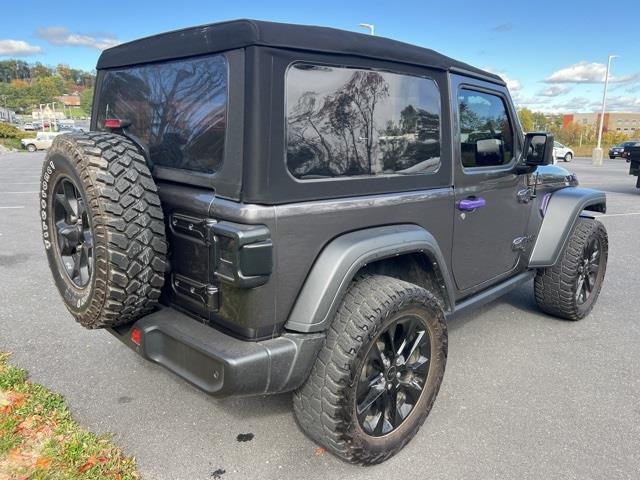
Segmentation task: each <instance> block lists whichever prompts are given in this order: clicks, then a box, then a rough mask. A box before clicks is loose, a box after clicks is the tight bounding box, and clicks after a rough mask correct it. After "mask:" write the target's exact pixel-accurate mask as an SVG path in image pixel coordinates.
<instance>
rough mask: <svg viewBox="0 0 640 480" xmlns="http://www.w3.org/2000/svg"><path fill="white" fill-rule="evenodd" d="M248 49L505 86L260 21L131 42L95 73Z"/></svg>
mask: <svg viewBox="0 0 640 480" xmlns="http://www.w3.org/2000/svg"><path fill="white" fill-rule="evenodd" d="M252 45H259V46H267V47H276V48H286V49H295V50H307V51H314V52H324V53H332V54H336V55H355V56H359V57H368V58H375V59H379V60H389V61H393V62H402V63H409V64H413V65H420V66H426V67H434V68H439V69H442V70H452V71H459V72H466V73H472V74H475V75H479V76H482V77H484V78H486V79H490V80H492V81H494V82H496V83H500V84H502V85H504V82H503V80H502V79H501V78H500V77H499V76H498V75H495V74H493V73H489V72H486V71H484V70H480V69H479V68H475V67H472V66H471V65H468V64H466V63H463V62H459V61H457V60H454V59H452V58H449V57H447V56H445V55H442V54H440V53H438V52H435V51H433V50H430V49H428V48H422V47H417V46H415V45H411V44H408V43H403V42H398V41H396V40H391V39H389V38H384V37H377V36H371V35H364V34H361V33H356V32H348V31H346V30H338V29H336V28H327V27H315V26H307V25H294V24H288V23H275V22H264V21H259V20H232V21H228V22H221V23H213V24H210V25H202V26H199V27H191V28H185V29H182V30H175V31H173V32H167V33H161V34H159V35H154V36H151V37H146V38H142V39H140V40H134V41H132V42H128V43H124V44H122V45H118V46H116V47H113V48H109V49H107V50H105V51H104V52H102V55H100V58H99V59H98V65H97V68H98V70H100V69H105V68H114V67H124V66H130V65H138V64H141V63H148V62H158V61H162V60H171V59H175V58H184V57H191V56H195V55H204V54H208V53H216V52H223V51H226V50H232V49H235V48H244V47H249V46H252Z"/></svg>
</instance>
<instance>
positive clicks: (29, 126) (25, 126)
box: [22, 123, 36, 131]
mask: <svg viewBox="0 0 640 480" xmlns="http://www.w3.org/2000/svg"><path fill="white" fill-rule="evenodd" d="M22 129H23V130H25V131H34V130H35V129H36V127H35V125H34V124H33V123H23V124H22Z"/></svg>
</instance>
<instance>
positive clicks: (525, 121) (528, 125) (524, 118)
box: [518, 107, 534, 132]
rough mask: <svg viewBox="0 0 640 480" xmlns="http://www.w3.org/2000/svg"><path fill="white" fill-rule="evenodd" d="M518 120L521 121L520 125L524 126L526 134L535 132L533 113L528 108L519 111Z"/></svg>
mask: <svg viewBox="0 0 640 480" xmlns="http://www.w3.org/2000/svg"><path fill="white" fill-rule="evenodd" d="M518 118H519V119H520V125H522V129H523V130H524V131H525V132H531V131H533V123H534V118H533V112H532V111H531V110H529V109H528V108H527V107H522V108H519V109H518Z"/></svg>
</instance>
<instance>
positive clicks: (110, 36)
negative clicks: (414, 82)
mask: <svg viewBox="0 0 640 480" xmlns="http://www.w3.org/2000/svg"><path fill="white" fill-rule="evenodd" d="M3 3H4V4H3V5H1V6H0V14H1V15H0V59H6V58H20V59H23V60H26V61H29V62H35V61H39V62H42V63H45V64H48V65H57V64H59V63H65V64H67V65H69V66H71V67H74V68H83V69H86V70H92V69H93V68H94V67H95V63H96V61H97V59H98V56H99V55H100V52H101V50H102V49H104V48H108V47H110V46H113V45H116V44H118V43H122V42H126V41H129V40H134V39H136V38H140V37H144V36H148V35H152V34H155V33H159V32H164V31H169V30H174V29H177V28H184V27H189V26H193V25H202V24H206V23H213V22H217V21H223V20H230V19H234V18H255V19H261V20H272V21H281V22H289V23H301V24H310V25H322V26H330V27H335V28H341V29H344V30H353V31H359V32H363V33H364V32H366V30H365V29H363V28H361V27H359V24H360V23H370V24H373V25H375V33H376V35H380V36H384V37H389V38H393V39H395V40H400V41H404V42H408V43H413V44H416V45H420V46H423V47H428V48H432V49H434V50H436V51H439V52H440V53H443V54H445V55H449V56H451V57H453V58H455V59H457V60H461V61H464V62H467V63H470V64H472V65H475V66H477V67H480V68H483V69H486V70H489V71H492V72H495V73H498V74H500V75H501V76H502V77H503V78H504V79H505V80H506V81H507V84H508V85H509V89H510V91H511V95H512V97H513V98H514V100H515V102H516V103H517V104H518V105H519V106H523V107H528V108H530V109H532V110H536V111H543V112H548V113H568V112H588V111H596V110H598V109H599V108H600V106H601V102H602V91H603V81H604V77H605V67H606V63H607V57H608V55H609V54H614V55H619V56H620V57H619V58H615V59H613V62H612V69H611V74H610V85H609V94H608V97H607V98H608V100H607V103H608V107H607V110H608V111H635V112H640V33H638V31H639V30H640V28H639V27H638V22H640V20H638V19H640V0H618V1H616V2H602V1H595V0H582V1H565V0H555V1H548V0H537V1H535V2H526V1H519V2H516V1H513V0H512V1H502V0H497V1H484V2H483V1H458V0H448V1H433V0H422V1H402V0H397V1H393V2H391V1H389V0H387V1H386V2H376V1H373V0H372V1H369V2H362V1H345V0H342V1H334V0H323V1H320V2H318V1H316V2H308V1H307V2H301V1H299V0H296V1H292V0H289V1H276V0H268V1H264V0H263V1H255V0H244V1H230V2H219V1H207V0H199V1H197V0H196V1H194V0H180V1H175V0H173V1H165V0H155V1H146V0H144V1H142V0H129V1H126V2H125V1H121V0H110V1H104V0H103V1H97V2H96V1H91V0H85V1H76V0H65V1H63V2H50V1H47V2H44V1H40V0H35V1H34V0H31V1H30V2H29V8H28V9H27V10H25V8H24V5H23V4H21V3H20V2H14V1H12V2H3ZM633 19H635V20H633ZM634 22H635V27H631V26H630V25H634ZM634 30H635V31H634Z"/></svg>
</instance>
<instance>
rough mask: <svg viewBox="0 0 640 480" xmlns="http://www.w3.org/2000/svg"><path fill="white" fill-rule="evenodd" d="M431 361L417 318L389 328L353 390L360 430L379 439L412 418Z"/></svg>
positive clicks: (426, 337) (424, 330)
mask: <svg viewBox="0 0 640 480" xmlns="http://www.w3.org/2000/svg"><path fill="white" fill-rule="evenodd" d="M430 358H431V339H430V336H429V331H428V329H427V328H426V327H425V326H424V325H423V324H422V322H421V320H420V318H419V317H417V316H413V315H412V316H405V317H401V318H399V319H398V320H397V321H395V322H394V323H392V324H391V325H389V326H388V327H387V328H386V329H385V330H384V331H383V332H382V333H380V335H379V336H378V337H377V338H376V340H375V341H374V342H373V344H372V345H371V348H370V350H369V352H368V353H367V356H366V358H365V361H364V363H363V366H362V371H361V374H360V379H359V382H358V386H357V390H356V412H357V417H358V422H359V423H360V427H361V428H362V429H363V431H364V432H365V433H367V434H368V435H371V436H374V437H379V436H383V435H387V434H388V433H390V432H392V431H394V430H395V429H397V428H398V427H399V426H400V425H401V424H402V423H403V422H404V421H405V420H406V418H407V417H408V416H409V415H410V414H411V412H412V411H413V409H414V407H415V406H416V404H417V403H418V400H419V399H420V395H421V394H422V391H423V388H424V386H425V385H426V382H427V376H428V374H429V365H430Z"/></svg>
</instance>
